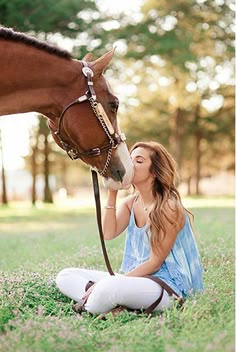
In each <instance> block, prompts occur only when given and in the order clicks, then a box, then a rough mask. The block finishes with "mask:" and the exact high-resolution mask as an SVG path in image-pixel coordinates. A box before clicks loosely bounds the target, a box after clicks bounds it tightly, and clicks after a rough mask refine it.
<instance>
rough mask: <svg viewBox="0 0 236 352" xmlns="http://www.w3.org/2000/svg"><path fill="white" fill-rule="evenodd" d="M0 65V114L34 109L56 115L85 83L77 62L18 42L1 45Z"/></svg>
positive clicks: (48, 114) (45, 113) (79, 64)
mask: <svg viewBox="0 0 236 352" xmlns="http://www.w3.org/2000/svg"><path fill="white" fill-rule="evenodd" d="M0 67H1V84H0V115H8V114H14V113H24V112H31V111H35V112H39V113H41V114H44V115H46V116H58V115H59V114H60V112H61V110H62V107H63V105H64V104H65V102H67V101H68V102H70V101H72V100H73V99H75V98H76V97H77V96H78V94H79V91H81V89H82V87H81V85H82V84H84V79H83V81H82V82H81V80H80V79H79V76H80V74H81V63H80V62H79V61H76V60H68V59H64V58H61V57H59V56H56V55H53V54H49V53H47V52H45V51H43V50H39V49H36V48H34V47H31V46H28V45H27V46H26V45H24V44H21V43H18V42H17V43H14V42H11V41H9V42H8V41H4V44H3V45H0Z"/></svg>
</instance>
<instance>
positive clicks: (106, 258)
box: [91, 169, 115, 275]
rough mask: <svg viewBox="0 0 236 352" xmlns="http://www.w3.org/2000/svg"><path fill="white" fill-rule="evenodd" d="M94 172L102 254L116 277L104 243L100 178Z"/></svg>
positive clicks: (108, 268)
mask: <svg viewBox="0 0 236 352" xmlns="http://www.w3.org/2000/svg"><path fill="white" fill-rule="evenodd" d="M91 172H92V179H93V192H94V198H95V204H96V215H97V224H98V230H99V236H100V242H101V246H102V252H103V256H104V259H105V263H106V266H107V270H108V272H109V274H110V275H115V274H114V272H113V270H112V268H111V264H110V261H109V258H108V255H107V250H106V246H105V241H104V236H103V231H102V221H101V218H102V216H101V214H102V213H101V202H100V192H99V184H98V176H97V172H96V170H94V169H91Z"/></svg>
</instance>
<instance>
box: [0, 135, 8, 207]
mask: <svg viewBox="0 0 236 352" xmlns="http://www.w3.org/2000/svg"><path fill="white" fill-rule="evenodd" d="M0 149H1V159H2V167H1V171H2V204H5V205H7V204H8V199H7V187H6V175H5V168H4V162H3V147H2V131H1V129H0Z"/></svg>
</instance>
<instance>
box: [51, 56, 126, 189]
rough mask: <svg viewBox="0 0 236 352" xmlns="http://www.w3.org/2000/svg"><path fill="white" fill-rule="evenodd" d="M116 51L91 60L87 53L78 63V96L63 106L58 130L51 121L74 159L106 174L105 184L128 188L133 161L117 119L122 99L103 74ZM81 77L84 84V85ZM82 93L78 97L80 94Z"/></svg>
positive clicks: (58, 142) (117, 187)
mask: <svg viewBox="0 0 236 352" xmlns="http://www.w3.org/2000/svg"><path fill="white" fill-rule="evenodd" d="M113 53H114V50H111V51H109V52H108V53H106V54H105V55H103V56H102V57H100V58H99V59H97V60H95V61H92V62H89V61H90V58H91V55H90V54H87V55H86V56H85V58H84V60H82V61H77V60H73V61H74V62H75V64H77V65H79V66H77V67H79V70H80V72H79V73H78V80H79V81H80V85H77V88H76V89H77V98H76V99H73V100H72V101H70V102H68V103H67V104H66V106H64V107H63V111H62V113H61V114H60V116H59V118H58V120H57V123H56V125H57V126H56V128H57V129H56V130H55V121H53V125H54V126H53V125H52V124H51V122H52V121H50V120H49V127H50V128H51V130H53V133H52V134H53V137H54V140H55V141H56V143H57V144H58V145H59V146H60V147H62V148H63V149H64V150H65V151H66V152H67V154H68V155H69V156H70V158H71V159H77V158H79V159H81V160H83V161H84V162H85V163H86V164H89V165H90V166H92V167H93V168H96V169H97V170H98V172H99V173H100V175H102V176H103V177H104V184H105V187H107V188H111V189H121V188H128V187H129V186H130V184H131V182H132V178H133V164H132V162H131V158H130V155H129V152H128V149H127V146H126V143H125V136H124V134H122V133H121V131H120V129H119V125H118V122H117V111H118V106H119V100H118V98H117V97H116V96H115V95H114V93H113V92H112V89H111V87H110V85H109V83H108V82H107V80H106V79H105V77H104V74H103V73H104V71H105V69H106V68H107V66H108V64H109V63H110V61H111V59H112V57H113ZM81 76H82V79H83V82H84V83H83V84H82V85H81ZM78 95H79V96H78Z"/></svg>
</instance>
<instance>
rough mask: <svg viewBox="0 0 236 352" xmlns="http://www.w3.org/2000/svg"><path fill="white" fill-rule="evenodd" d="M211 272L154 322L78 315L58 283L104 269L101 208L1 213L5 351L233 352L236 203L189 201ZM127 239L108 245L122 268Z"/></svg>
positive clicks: (0, 334)
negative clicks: (70, 274) (62, 277)
mask: <svg viewBox="0 0 236 352" xmlns="http://www.w3.org/2000/svg"><path fill="white" fill-rule="evenodd" d="M185 204H186V205H187V206H188V207H189V209H190V210H191V212H193V213H194V215H195V233H196V237H197V241H198V244H199V249H200V253H201V256H202V262H203V267H204V285H205V290H204V292H203V294H201V295H198V296H195V297H192V298H191V299H188V300H187V301H186V302H185V305H184V308H183V309H182V310H180V309H178V308H173V309H171V310H168V311H165V312H163V313H162V314H158V315H155V316H154V317H153V318H151V319H150V318H149V317H146V316H144V315H139V316H136V315H134V314H132V313H128V312H124V313H122V314H121V315H120V316H118V317H116V318H113V317H108V319H107V320H106V321H102V320H98V319H96V317H92V316H90V315H89V314H86V313H83V314H82V316H80V315H77V314H76V313H74V312H73V310H72V308H71V307H72V303H73V302H71V301H70V300H69V299H67V298H66V297H64V296H63V295H62V294H60V293H59V292H58V290H57V288H56V286H55V283H54V279H55V276H56V274H57V272H59V271H60V270H61V269H62V268H64V267H69V266H80V267H81V266H83V267H87V268H98V269H104V270H105V265H104V260H103V257H102V253H101V249H100V243H99V237H98V232H97V225H96V219H95V210H94V208H84V209H83V208H81V207H80V208H78V209H76V208H75V207H66V208H62V207H56V206H41V207H39V208H31V207H23V206H21V207H16V206H11V207H2V208H0V248H1V255H0V270H1V272H0V351H1V352H8V351H11V352H36V351H37V352H41V351H45V352H62V351H66V352H74V351H77V352H78V351H79V352H85V351H86V352H90V351H91V352H96V351H99V352H101V351H102V352H106V351H117V352H125V351H126V352H152V351H153V352H154V351H155V352H162V351H163V352H164V351H166V352H167V351H168V352H181V351H191V352H194V351H196V352H205V351H214V352H227V351H230V352H231V351H232V352H233V351H234V322H235V321H234V297H235V296H234V287H235V285H234V276H235V275H234V274H235V271H234V204H233V200H232V199H210V200H209V199H203V198H201V199H187V200H186V203H185ZM124 238H125V236H124V235H122V236H120V237H119V238H118V239H115V240H113V241H111V242H109V243H108V252H109V256H110V260H111V264H112V267H113V269H114V270H118V269H119V265H120V262H121V258H122V249H123V245H124Z"/></svg>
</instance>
